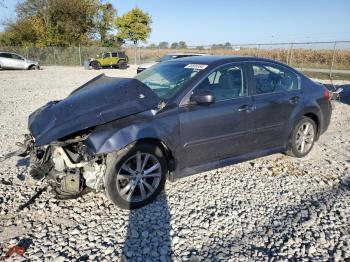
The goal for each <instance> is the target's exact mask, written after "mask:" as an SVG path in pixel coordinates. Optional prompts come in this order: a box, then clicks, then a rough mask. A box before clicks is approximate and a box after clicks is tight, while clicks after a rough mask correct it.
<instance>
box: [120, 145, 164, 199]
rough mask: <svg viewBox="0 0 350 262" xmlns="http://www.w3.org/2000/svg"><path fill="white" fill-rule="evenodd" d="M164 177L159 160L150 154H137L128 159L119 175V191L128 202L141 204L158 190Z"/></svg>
mask: <svg viewBox="0 0 350 262" xmlns="http://www.w3.org/2000/svg"><path fill="white" fill-rule="evenodd" d="M161 176H162V170H161V165H160V162H159V160H158V159H157V157H156V156H154V155H152V154H149V153H141V152H137V153H136V154H135V155H133V156H131V157H130V158H128V159H127V160H126V161H125V162H124V163H123V164H122V165H121V167H120V169H119V170H118V173H117V179H116V183H117V190H118V193H119V195H120V196H121V197H122V198H123V199H124V200H126V201H128V202H133V203H135V202H140V201H143V200H145V199H147V198H148V197H149V196H151V195H152V194H153V193H154V192H155V191H156V190H157V188H158V186H159V184H160V181H161Z"/></svg>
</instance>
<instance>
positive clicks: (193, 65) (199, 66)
mask: <svg viewBox="0 0 350 262" xmlns="http://www.w3.org/2000/svg"><path fill="white" fill-rule="evenodd" d="M207 66H208V65H201V64H188V65H187V66H185V68H190V69H197V70H203V69H205V68H206V67H207Z"/></svg>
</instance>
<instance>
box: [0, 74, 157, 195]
mask: <svg viewBox="0 0 350 262" xmlns="http://www.w3.org/2000/svg"><path fill="white" fill-rule="evenodd" d="M159 104H160V99H159V97H158V96H157V95H156V94H155V93H154V92H153V91H152V90H151V89H150V88H149V87H147V86H146V85H144V84H143V83H141V82H140V81H138V80H136V79H127V78H111V77H106V76H104V75H100V76H98V77H96V78H94V79H92V80H91V81H89V82H87V83H86V84H84V85H83V86H81V87H79V88H77V89H76V90H74V91H73V92H72V93H71V94H70V95H69V96H68V97H66V98H64V99H63V100H60V101H52V102H49V103H47V104H46V105H44V106H42V107H40V108H38V109H37V110H36V111H34V112H33V113H32V114H30V116H29V119H28V129H29V131H30V135H25V140H24V143H17V145H19V146H20V149H19V150H17V151H15V152H12V153H10V154H7V155H5V156H4V157H2V158H0V162H1V160H4V159H7V158H9V157H11V156H15V155H17V156H22V157H25V156H29V157H30V166H29V173H30V177H31V178H33V179H34V180H37V181H41V180H43V179H47V181H48V183H49V184H50V185H51V186H52V188H53V190H54V191H55V192H56V194H57V195H58V197H60V198H71V197H76V196H79V195H81V194H82V193H84V192H85V191H89V190H94V191H96V192H99V191H102V190H103V189H104V183H103V182H104V181H103V177H104V173H105V170H106V154H107V153H109V152H112V151H115V150H119V149H120V148H118V147H117V146H116V143H112V147H109V148H108V150H109V151H108V152H107V151H105V152H97V151H96V150H94V149H96V148H101V147H102V146H103V145H104V143H105V141H106V140H107V139H108V137H109V136H112V135H113V133H114V132H116V130H117V127H115V128H109V129H108V131H107V132H105V133H104V135H105V136H103V137H98V139H97V140H94V145H93V146H94V148H93V147H91V146H89V143H86V142H87V140H88V137H89V136H91V135H93V133H94V132H95V131H96V129H98V127H99V126H101V125H104V124H106V123H115V122H116V121H118V120H119V119H126V118H127V117H128V116H132V115H136V114H139V113H142V112H146V111H148V110H151V109H154V108H157V107H158V105H159ZM127 137H128V136H127ZM85 140H86V141H85ZM109 145H110V144H109Z"/></svg>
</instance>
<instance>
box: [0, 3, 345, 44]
mask: <svg viewBox="0 0 350 262" xmlns="http://www.w3.org/2000/svg"><path fill="white" fill-rule="evenodd" d="M17 2H18V0H4V3H5V6H6V7H7V8H3V7H0V20H4V19H15V11H14V10H15V6H16V3H17ZM110 2H111V3H112V4H113V5H114V7H115V8H116V9H117V12H118V15H122V14H124V13H125V12H127V11H129V10H130V9H132V8H133V7H136V6H137V7H139V8H141V9H143V10H144V11H146V12H148V13H149V14H150V15H151V16H152V20H153V23H152V33H151V36H150V39H149V40H148V43H159V42H161V41H167V42H169V43H171V42H178V41H185V42H186V43H187V44H188V45H193V46H195V45H210V44H213V43H225V42H231V43H233V44H247V43H271V42H272V43H276V42H291V41H292V42H301V41H333V40H350V0H260V1H259V0H172V1H170V0H110ZM0 30H3V27H1V26H0Z"/></svg>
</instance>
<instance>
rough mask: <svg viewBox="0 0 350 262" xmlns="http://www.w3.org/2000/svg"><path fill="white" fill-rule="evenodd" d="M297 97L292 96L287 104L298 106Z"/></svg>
mask: <svg viewBox="0 0 350 262" xmlns="http://www.w3.org/2000/svg"><path fill="white" fill-rule="evenodd" d="M299 99H300V97H299V96H293V97H292V98H291V99H289V103H291V104H298V103H299Z"/></svg>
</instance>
